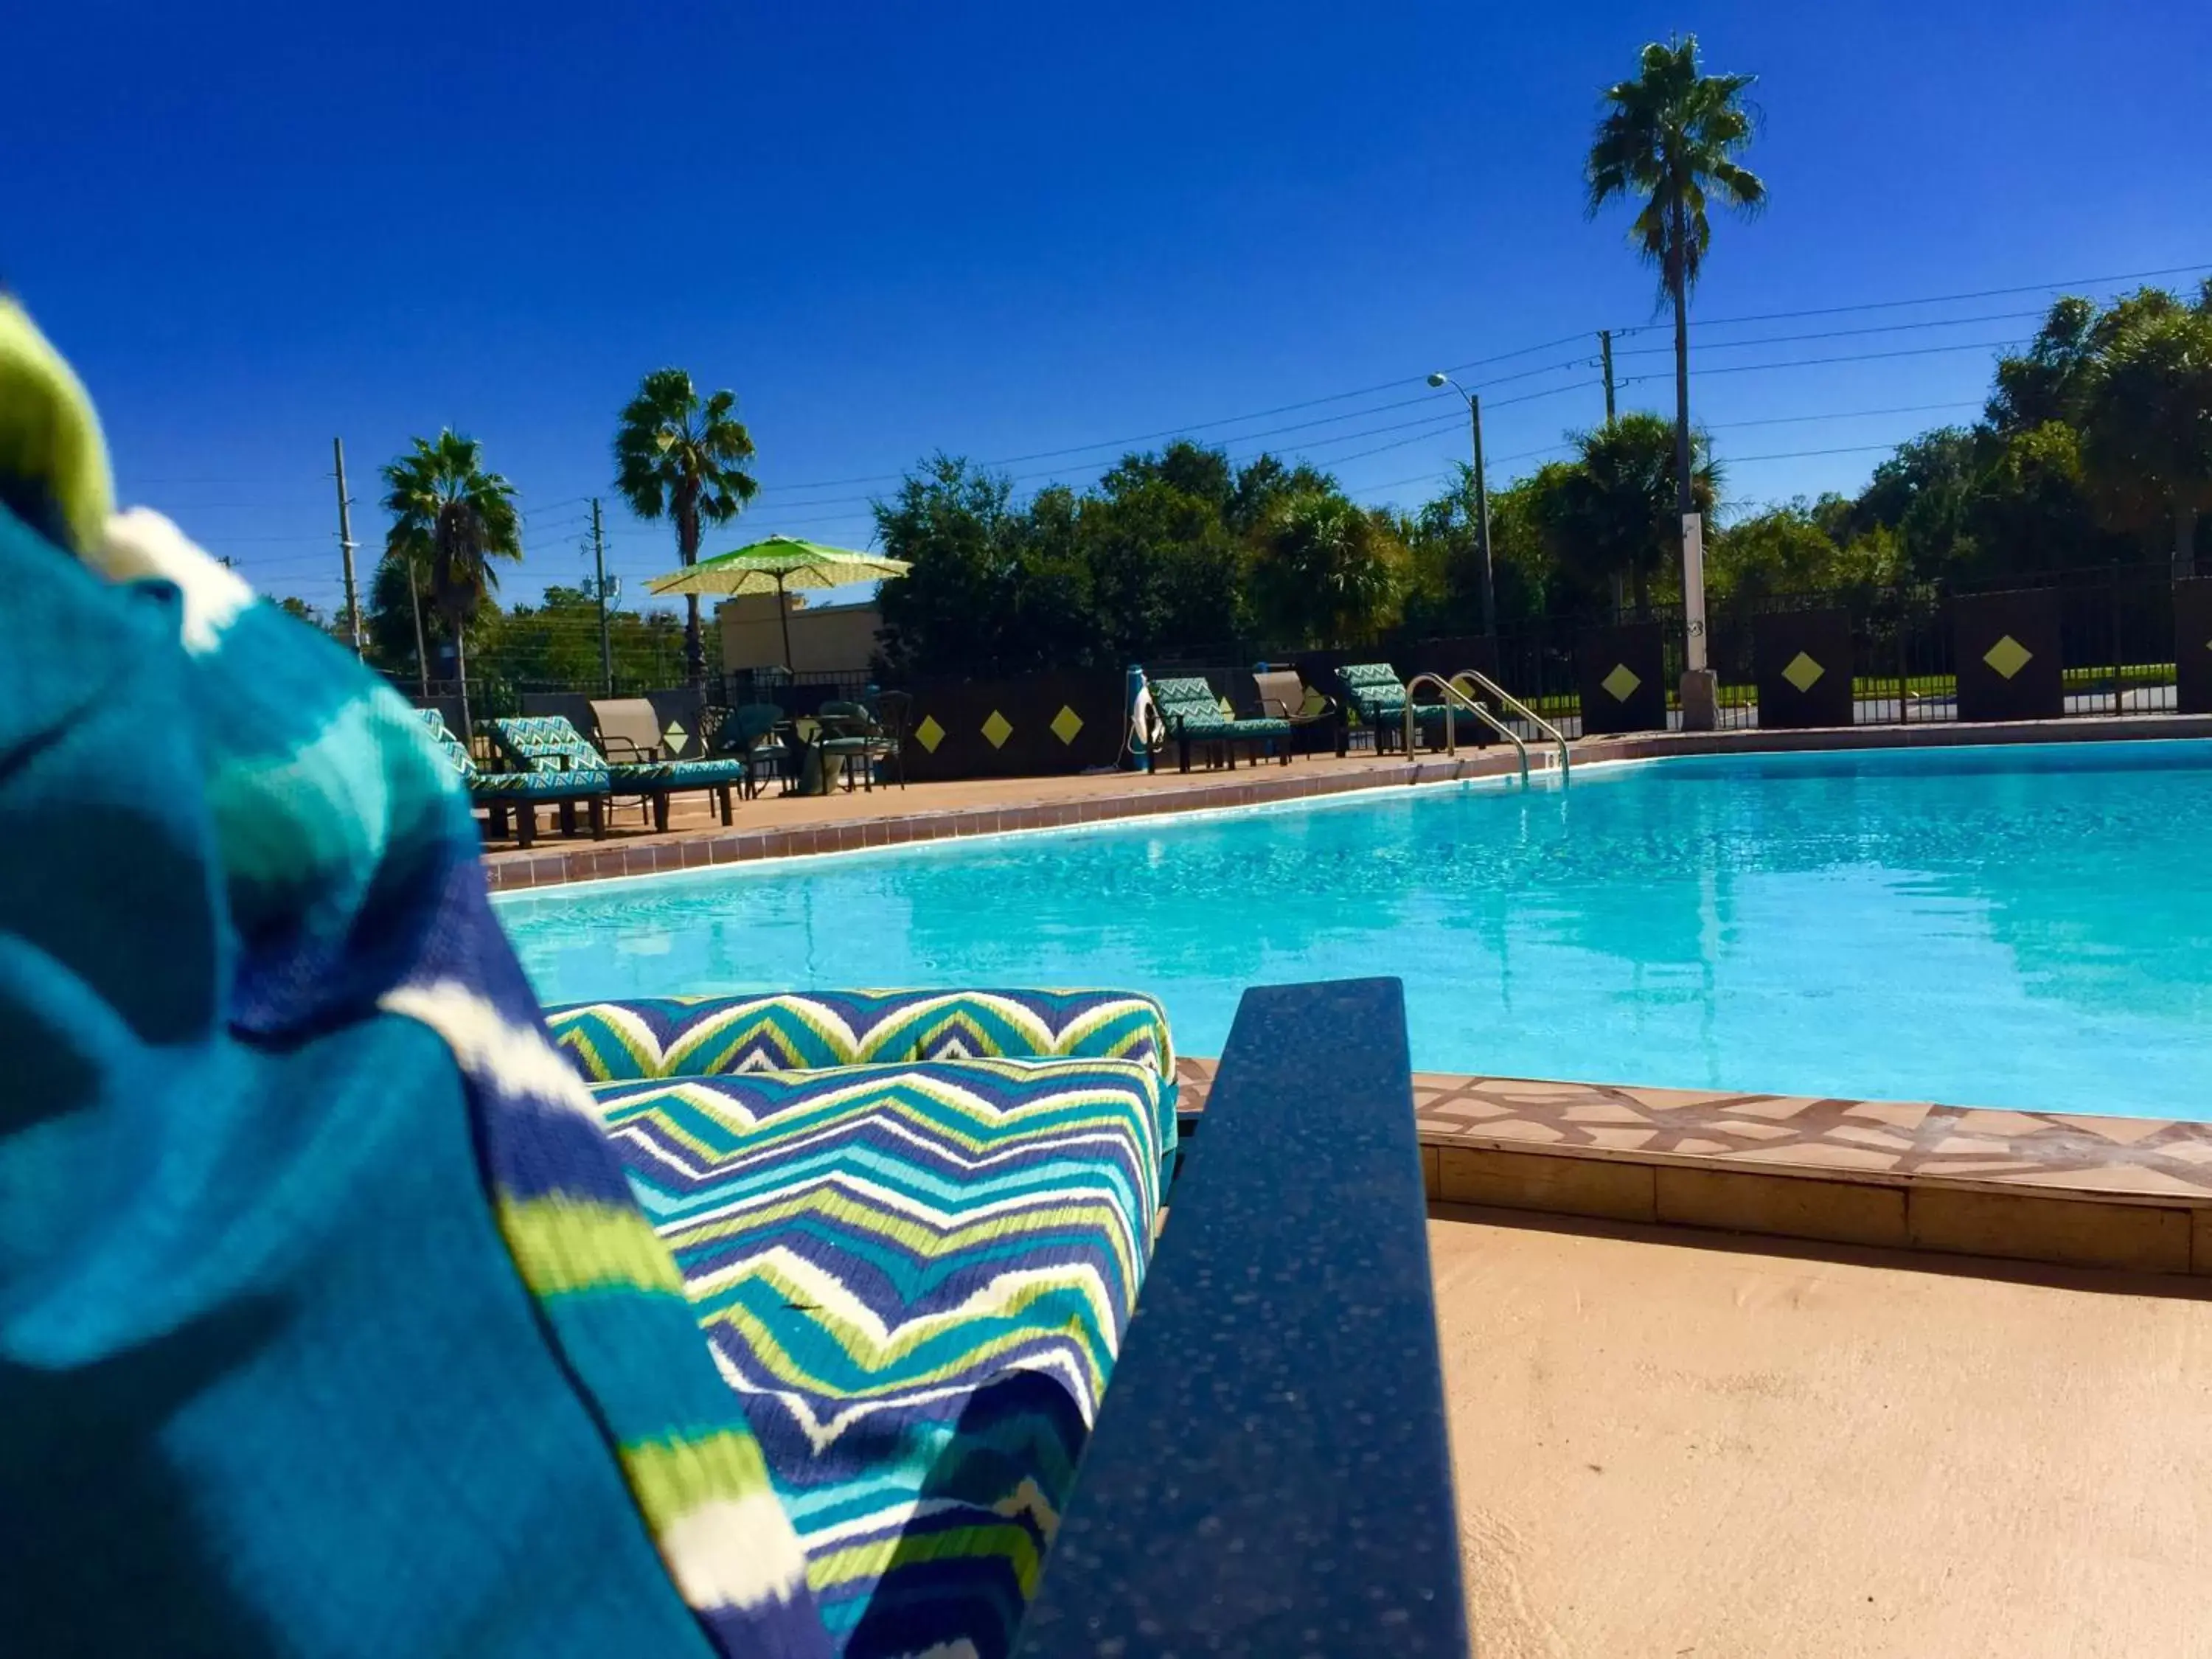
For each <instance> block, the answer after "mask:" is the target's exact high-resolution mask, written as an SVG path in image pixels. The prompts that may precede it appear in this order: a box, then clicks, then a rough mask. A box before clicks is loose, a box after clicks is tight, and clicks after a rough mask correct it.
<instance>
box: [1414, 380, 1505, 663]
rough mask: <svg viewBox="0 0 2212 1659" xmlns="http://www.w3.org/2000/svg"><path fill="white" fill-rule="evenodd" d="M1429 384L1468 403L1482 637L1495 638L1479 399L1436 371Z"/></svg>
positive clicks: (1495, 609) (1487, 487)
mask: <svg viewBox="0 0 2212 1659" xmlns="http://www.w3.org/2000/svg"><path fill="white" fill-rule="evenodd" d="M1429 384H1430V385H1431V386H1436V387H1438V388H1440V389H1441V388H1442V387H1444V386H1449V387H1450V388H1451V389H1452V390H1453V391H1454V392H1458V393H1459V395H1460V396H1461V397H1462V398H1466V399H1467V417H1468V427H1469V428H1471V429H1472V431H1473V432H1474V544H1475V548H1476V550H1477V551H1478V552H1479V553H1480V556H1481V559H1482V636H1483V638H1485V639H1486V640H1490V639H1496V638H1497V637H1498V594H1497V591H1496V590H1495V588H1494V587H1493V586H1492V584H1491V579H1490V485H1489V483H1488V482H1487V481H1486V480H1485V479H1484V477H1483V476H1482V399H1481V398H1478V397H1476V396H1475V395H1474V393H1473V392H1469V391H1468V389H1467V388H1466V387H1465V386H1462V385H1461V384H1460V383H1459V382H1458V381H1457V380H1454V379H1452V377H1451V376H1450V375H1449V374H1445V373H1444V372H1443V370H1442V369H1438V370H1437V372H1436V373H1435V374H1431V375H1430V376H1429Z"/></svg>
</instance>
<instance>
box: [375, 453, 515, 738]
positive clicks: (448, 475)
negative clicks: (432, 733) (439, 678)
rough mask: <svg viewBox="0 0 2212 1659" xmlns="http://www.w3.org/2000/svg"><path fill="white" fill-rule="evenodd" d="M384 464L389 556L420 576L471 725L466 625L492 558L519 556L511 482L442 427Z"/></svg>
mask: <svg viewBox="0 0 2212 1659" xmlns="http://www.w3.org/2000/svg"><path fill="white" fill-rule="evenodd" d="M413 444H414V447H412V448H411V449H409V450H408V451H407V452H406V453H404V454H402V455H400V456H399V457H398V459H394V460H392V461H390V462H387V463H386V465H385V466H384V468H383V478H384V484H385V496H384V510H385V511H386V512H387V513H390V514H391V515H392V527H391V528H390V529H389V530H387V531H386V532H385V534H384V556H385V558H386V562H397V563H398V564H399V565H400V566H401V568H405V569H412V570H416V571H420V572H422V573H424V574H427V575H428V579H429V584H430V603H431V605H433V606H434V607H435V609H436V611H437V612H438V614H439V616H440V617H442V618H443V619H444V621H445V624H446V631H447V635H449V636H450V637H451V638H452V640H453V672H454V674H455V676H456V677H457V678H459V681H460V683H461V723H462V725H463V726H466V725H467V724H468V723H469V656H468V626H469V623H470V622H471V621H472V620H473V619H474V617H476V614H477V611H478V610H479V609H480V608H481V607H482V606H483V602H484V600H485V599H486V598H488V597H489V593H490V592H491V590H492V589H493V588H495V587H496V586H499V578H498V576H497V574H495V572H494V571H493V569H492V567H491V561H492V560H494V559H517V560H519V559H520V558H521V557H522V526H521V521H520V518H519V517H518V515H517V514H516V513H515V510H514V486H513V484H511V483H507V480H506V479H505V478H503V477H501V476H500V475H499V474H498V473H496V472H487V471H484V469H483V445H482V444H480V443H478V442H477V441H476V440H475V439H473V438H464V437H462V436H461V435H459V433H457V432H455V431H454V430H453V428H450V427H448V428H446V429H445V430H443V431H441V432H440V433H439V434H438V435H437V436H436V437H435V438H416V439H415V440H414V441H413Z"/></svg>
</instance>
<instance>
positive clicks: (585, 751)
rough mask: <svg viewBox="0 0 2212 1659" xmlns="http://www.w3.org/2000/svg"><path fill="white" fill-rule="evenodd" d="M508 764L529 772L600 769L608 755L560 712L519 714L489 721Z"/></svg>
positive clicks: (493, 734) (497, 746)
mask: <svg viewBox="0 0 2212 1659" xmlns="http://www.w3.org/2000/svg"><path fill="white" fill-rule="evenodd" d="M486 724H487V725H488V726H489V727H490V728H491V740H492V743H493V744H494V745H495V747H496V748H497V749H498V750H499V752H500V753H501V755H503V756H504V757H506V758H507V763H508V764H509V765H511V766H513V767H516V768H518V769H520V770H523V771H526V772H560V771H571V772H579V771H580V772H600V773H604V772H605V771H606V769H607V760H606V757H605V756H604V755H602V754H601V753H599V750H596V749H594V748H592V745H591V744H589V743H587V742H586V740H585V738H584V734H583V733H582V732H579V731H577V730H576V728H575V727H574V726H571V725H570V724H569V723H568V720H566V719H565V718H564V717H562V715H559V714H515V715H509V716H507V718H506V719H503V720H489V721H487V722H486Z"/></svg>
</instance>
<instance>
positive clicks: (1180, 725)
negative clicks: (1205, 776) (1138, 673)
mask: <svg viewBox="0 0 2212 1659" xmlns="http://www.w3.org/2000/svg"><path fill="white" fill-rule="evenodd" d="M1148 684H1150V686H1151V688H1152V707H1153V708H1156V709H1158V711H1159V715H1160V718H1161V720H1164V721H1165V722H1166V725H1167V730H1168V735H1169V736H1170V737H1171V738H1174V739H1175V740H1176V752H1177V757H1178V758H1179V759H1180V761H1181V763H1182V770H1183V771H1186V772H1188V771H1189V770H1190V746H1191V744H1194V743H1199V744H1212V745H1213V746H1214V752H1215V753H1216V754H1218V755H1219V756H1220V757H1222V758H1223V759H1225V760H1226V761H1227V762H1228V763H1229V766H1230V768H1231V770H1234V769H1236V765H1237V750H1238V748H1239V747H1242V748H1243V749H1244V750H1247V751H1248V752H1249V754H1250V755H1251V757H1252V761H1253V764H1255V765H1257V764H1258V763H1259V751H1260V750H1261V748H1262V747H1263V746H1268V745H1272V746H1273V748H1274V749H1275V750H1276V751H1277V752H1278V753H1279V754H1280V756H1281V757H1282V763H1283V764H1284V765H1285V766H1288V765H1289V764H1290V763H1291V743H1290V738H1291V723H1290V721H1289V720H1285V719H1283V718H1281V717H1280V716H1278V715H1272V714H1271V715H1263V716H1261V717H1259V718H1257V719H1239V718H1238V717H1237V716H1236V715H1233V714H1225V713H1223V712H1222V708H1221V700H1220V699H1219V698H1218V697H1217V696H1214V693H1213V688H1212V686H1211V685H1209V684H1206V681H1204V680H1202V679H1198V678H1187V679H1164V680H1152V681H1150V682H1148Z"/></svg>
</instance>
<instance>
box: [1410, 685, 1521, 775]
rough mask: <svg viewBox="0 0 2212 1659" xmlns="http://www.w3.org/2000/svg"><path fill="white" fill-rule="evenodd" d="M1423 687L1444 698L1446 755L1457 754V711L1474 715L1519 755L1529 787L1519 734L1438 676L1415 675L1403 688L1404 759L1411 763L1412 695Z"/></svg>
mask: <svg viewBox="0 0 2212 1659" xmlns="http://www.w3.org/2000/svg"><path fill="white" fill-rule="evenodd" d="M1424 685H1433V686H1435V687H1436V688H1437V690H1439V691H1441V692H1443V694H1444V704H1443V710H1444V753H1446V754H1447V755H1455V754H1457V753H1458V752H1459V717H1458V714H1457V713H1456V708H1464V709H1466V710H1467V711H1468V714H1473V715H1474V717H1475V718H1476V719H1477V720H1480V721H1481V722H1482V723H1483V724H1484V725H1485V726H1488V727H1489V728H1490V729H1491V730H1492V731H1493V732H1497V733H1498V736H1499V737H1501V738H1504V739H1505V740H1506V742H1508V743H1510V744H1512V745H1513V747H1514V748H1515V750H1517V751H1518V752H1519V754H1520V757H1521V783H1522V787H1523V788H1526V787H1528V744H1525V743H1523V742H1522V740H1521V734H1520V733H1519V732H1516V731H1515V730H1514V729H1513V728H1512V727H1511V726H1508V725H1506V724H1505V722H1504V721H1503V720H1499V719H1498V716H1497V715H1495V714H1492V713H1491V712H1490V711H1489V710H1488V709H1487V708H1484V707H1483V706H1482V705H1481V704H1480V703H1479V702H1476V701H1475V700H1474V698H1473V697H1470V696H1468V695H1467V693H1466V692H1464V691H1462V690H1460V689H1459V687H1457V686H1455V685H1454V684H1452V683H1451V682H1450V681H1449V680H1447V679H1445V678H1443V677H1442V676H1441V675H1437V674H1416V675H1414V676H1413V681H1412V683H1411V684H1408V685H1407V687H1406V754H1407V758H1409V759H1410V758H1411V757H1412V756H1413V693H1414V692H1416V691H1418V690H1420V689H1421V687H1423V686H1424Z"/></svg>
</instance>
